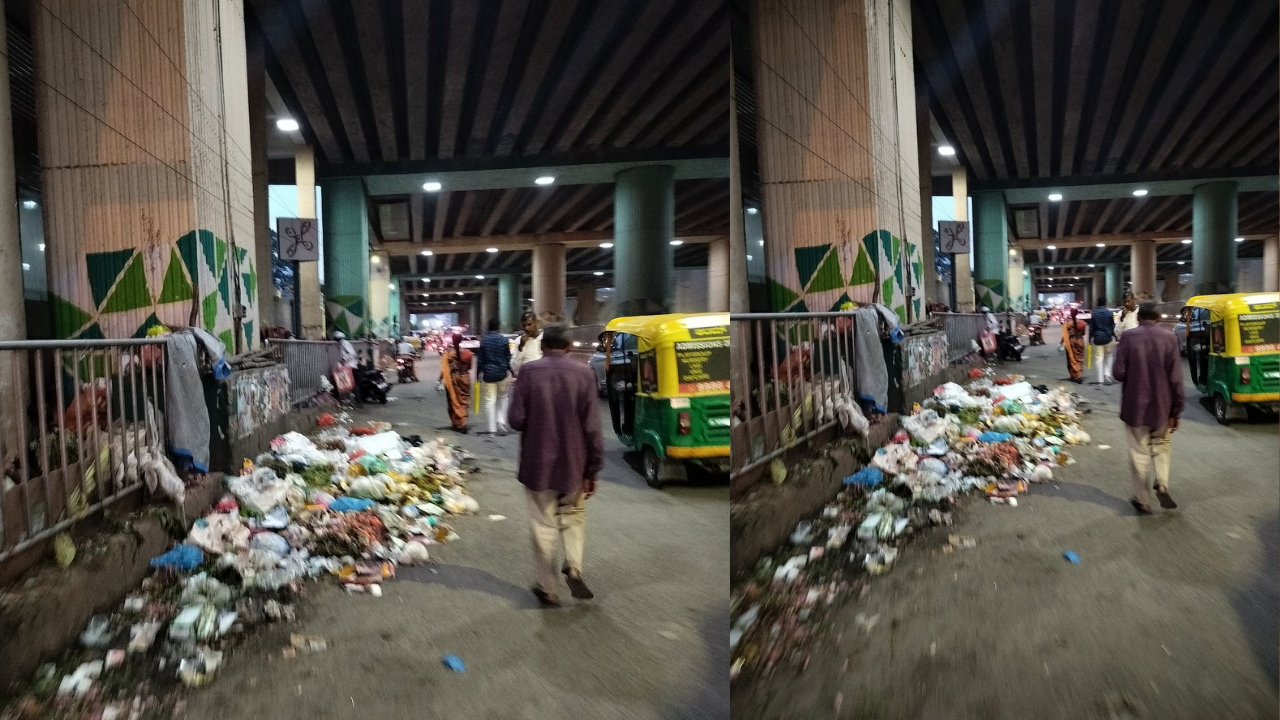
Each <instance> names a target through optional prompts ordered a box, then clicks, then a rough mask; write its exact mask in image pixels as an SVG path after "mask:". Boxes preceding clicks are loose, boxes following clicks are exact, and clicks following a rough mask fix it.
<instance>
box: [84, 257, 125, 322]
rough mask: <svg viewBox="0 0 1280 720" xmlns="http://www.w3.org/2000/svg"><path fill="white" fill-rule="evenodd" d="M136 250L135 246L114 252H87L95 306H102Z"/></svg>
mask: <svg viewBox="0 0 1280 720" xmlns="http://www.w3.org/2000/svg"><path fill="white" fill-rule="evenodd" d="M135 252H136V251H135V250H134V249H133V248H129V249H127V250H116V251H113V252H100V253H87V254H86V255H85V257H84V260H85V266H86V267H87V269H88V271H89V289H90V291H92V292H93V307H94V308H99V307H101V306H102V301H103V300H105V299H106V297H107V294H108V293H109V292H111V288H112V286H113V285H115V284H116V278H118V277H119V276H120V271H121V270H124V268H125V266H126V265H128V264H129V260H130V258H132V257H133V255H134V253H135Z"/></svg>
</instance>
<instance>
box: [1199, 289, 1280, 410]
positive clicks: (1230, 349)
mask: <svg viewBox="0 0 1280 720" xmlns="http://www.w3.org/2000/svg"><path fill="white" fill-rule="evenodd" d="M1182 320H1183V323H1185V325H1186V333H1187V360H1188V362H1189V364H1190V366H1191V380H1192V382H1194V383H1195V386H1196V389H1197V390H1199V391H1200V392H1201V393H1204V394H1205V395H1208V396H1210V397H1211V398H1213V415H1214V417H1216V418H1217V420H1218V422H1220V423H1222V424H1223V425H1226V424H1228V423H1229V422H1231V420H1232V419H1234V417H1235V415H1237V413H1238V409H1239V408H1241V407H1243V408H1244V409H1245V411H1246V412H1248V413H1249V414H1250V415H1252V414H1254V413H1256V412H1257V411H1259V410H1261V409H1267V410H1271V411H1273V412H1274V411H1276V410H1277V409H1280V293H1274V292H1272V293H1236V294H1233V295H1198V296H1196V297H1193V298H1191V299H1190V300H1188V301H1187V305H1186V307H1184V308H1183V309H1182Z"/></svg>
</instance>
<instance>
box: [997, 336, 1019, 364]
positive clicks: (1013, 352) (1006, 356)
mask: <svg viewBox="0 0 1280 720" xmlns="http://www.w3.org/2000/svg"><path fill="white" fill-rule="evenodd" d="M996 348H997V354H998V356H999V358H1000V359H1001V360H1015V361H1017V362H1022V350H1023V347H1022V343H1021V342H1019V341H1018V336H1017V335H1014V334H1013V333H1011V332H1008V331H1006V330H1003V329H1001V330H1000V332H999V333H997V334H996Z"/></svg>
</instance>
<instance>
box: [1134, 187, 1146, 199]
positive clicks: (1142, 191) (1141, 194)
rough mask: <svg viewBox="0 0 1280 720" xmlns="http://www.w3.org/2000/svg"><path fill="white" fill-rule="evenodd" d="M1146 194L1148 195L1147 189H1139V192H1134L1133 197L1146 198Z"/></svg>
mask: <svg viewBox="0 0 1280 720" xmlns="http://www.w3.org/2000/svg"><path fill="white" fill-rule="evenodd" d="M1146 194H1147V189H1146V188H1138V189H1137V190H1134V191H1133V196H1134V197H1145V196H1146Z"/></svg>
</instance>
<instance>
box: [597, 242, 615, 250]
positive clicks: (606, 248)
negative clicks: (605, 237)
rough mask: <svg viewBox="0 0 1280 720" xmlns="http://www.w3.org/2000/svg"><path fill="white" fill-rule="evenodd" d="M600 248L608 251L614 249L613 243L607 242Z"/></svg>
mask: <svg viewBox="0 0 1280 720" xmlns="http://www.w3.org/2000/svg"><path fill="white" fill-rule="evenodd" d="M600 247H602V248H604V249H605V250H608V249H609V248H611V247H613V243H607V242H606V243H600Z"/></svg>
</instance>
